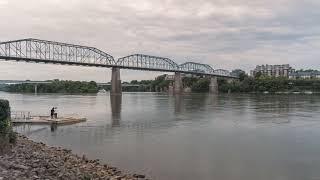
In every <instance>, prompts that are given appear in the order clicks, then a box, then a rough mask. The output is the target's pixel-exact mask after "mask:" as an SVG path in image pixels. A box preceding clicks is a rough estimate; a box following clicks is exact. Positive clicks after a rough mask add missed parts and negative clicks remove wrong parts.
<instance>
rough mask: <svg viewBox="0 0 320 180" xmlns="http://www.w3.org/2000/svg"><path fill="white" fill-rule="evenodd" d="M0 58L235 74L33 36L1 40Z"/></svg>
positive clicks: (220, 75) (190, 72) (79, 64)
mask: <svg viewBox="0 0 320 180" xmlns="http://www.w3.org/2000/svg"><path fill="white" fill-rule="evenodd" d="M0 59H3V60H6V61H9V60H13V61H25V62H34V63H50V64H62V65H77V66H93V67H108V68H113V67H116V68H120V69H133V70H146V71H161V72H180V73H187V74H197V75H210V76H216V77H226V78H237V77H236V76H234V75H232V74H231V73H230V72H229V71H227V70H222V69H213V68H212V67H211V66H210V65H208V64H200V63H196V62H186V63H183V64H180V65H179V64H177V63H176V62H174V61H173V60H171V59H169V58H163V57H157V56H149V55H143V54H133V55H129V56H126V57H122V58H119V59H118V60H117V61H116V60H115V59H114V58H113V57H112V56H111V55H109V54H108V53H106V52H103V51H101V50H99V49H97V48H95V47H88V46H81V45H73V44H67V43H60V42H54V41H47V40H39V39H32V38H29V39H21V40H14V41H7V42H0Z"/></svg>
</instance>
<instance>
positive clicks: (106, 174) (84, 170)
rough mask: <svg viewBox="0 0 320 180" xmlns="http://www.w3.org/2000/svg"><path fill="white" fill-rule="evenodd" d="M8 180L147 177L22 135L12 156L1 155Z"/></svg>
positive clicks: (0, 178)
mask: <svg viewBox="0 0 320 180" xmlns="http://www.w3.org/2000/svg"><path fill="white" fill-rule="evenodd" d="M0 148H1V147H0ZM7 179H8V180H11V179H12V180H16V179H30V180H31V179H32V180H33V179H45V180H51V179H52V180H53V179H68V180H69V179H71V180H73V179H74V180H79V179H80V180H81V179H83V180H89V179H107V180H146V178H145V176H144V175H139V174H124V173H123V172H121V171H120V170H118V169H117V168H115V167H111V166H108V165H105V164H101V163H100V162H99V160H88V159H87V158H86V157H85V156H83V157H79V156H78V155H75V154H72V152H71V150H67V149H62V148H56V147H48V146H46V145H45V144H43V143H37V142H33V141H31V140H29V139H28V138H26V137H25V136H21V135H19V136H18V137H17V142H16V145H14V146H13V147H12V148H11V150H9V152H7V153H6V154H2V155H1V154H0V180H7Z"/></svg>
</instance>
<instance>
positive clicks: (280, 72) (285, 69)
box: [250, 64, 295, 77]
mask: <svg viewBox="0 0 320 180" xmlns="http://www.w3.org/2000/svg"><path fill="white" fill-rule="evenodd" d="M258 72H260V73H261V75H264V76H272V77H289V74H290V73H294V72H295V70H294V69H293V68H292V67H291V66H290V65H289V64H282V65H269V64H266V65H258V66H256V68H255V69H254V70H252V71H250V74H251V76H255V75H256V74H257V73H258Z"/></svg>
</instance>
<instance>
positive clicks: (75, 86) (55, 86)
mask: <svg viewBox="0 0 320 180" xmlns="http://www.w3.org/2000/svg"><path fill="white" fill-rule="evenodd" d="M48 82H49V83H47V84H38V85H37V91H38V92H39V93H97V92H98V91H99V88H98V85H97V83H96V82H94V81H90V82H81V81H61V80H58V79H55V80H52V81H48ZM4 90H5V91H8V92H23V93H33V92H34V84H13V85H9V86H7V87H5V88H4Z"/></svg>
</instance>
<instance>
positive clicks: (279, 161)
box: [0, 92, 320, 180]
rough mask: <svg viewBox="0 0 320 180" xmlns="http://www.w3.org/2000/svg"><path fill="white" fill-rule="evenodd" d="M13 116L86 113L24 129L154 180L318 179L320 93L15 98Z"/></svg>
mask: <svg viewBox="0 0 320 180" xmlns="http://www.w3.org/2000/svg"><path fill="white" fill-rule="evenodd" d="M0 98H5V99H8V100H10V103H11V107H12V110H13V111H31V112H32V113H33V114H49V110H50V108H51V107H52V106H56V107H58V112H59V115H69V114H79V115H82V116H85V117H87V119H88V121H87V122H84V123H80V124H76V125H68V126H59V127H57V129H55V130H54V131H52V129H51V128H50V127H48V126H39V125H37V126H29V125H24V126H18V127H16V128H15V129H16V131H18V132H20V133H23V134H25V135H27V136H28V137H30V138H31V139H33V140H35V141H41V142H44V143H46V144H48V145H51V146H62V147H65V148H69V149H72V150H73V152H75V153H77V154H79V155H82V154H86V155H87V157H89V158H91V159H101V160H102V162H104V163H108V164H110V165H112V166H116V167H119V168H120V169H122V170H124V171H127V172H136V173H142V174H146V175H147V176H148V177H150V178H152V179H161V180H162V179H164V180H171V179H172V180H174V179H186V180H194V179H204V180H207V179H208V180H211V179H218V180H223V179H225V180H270V179H272V180H302V179H303V180H309V179H310V180H311V179H312V180H319V179H320V171H319V170H320V96H314V95H223V94H221V95H219V96H210V95H208V94H191V95H183V96H169V95H167V94H158V93H124V94H123V95H122V98H121V97H117V96H115V97H110V96H109V94H98V95H63V94H38V95H33V94H9V93H4V92H0Z"/></svg>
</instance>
